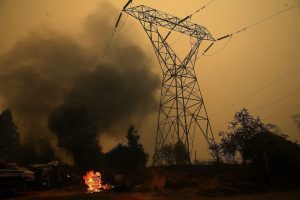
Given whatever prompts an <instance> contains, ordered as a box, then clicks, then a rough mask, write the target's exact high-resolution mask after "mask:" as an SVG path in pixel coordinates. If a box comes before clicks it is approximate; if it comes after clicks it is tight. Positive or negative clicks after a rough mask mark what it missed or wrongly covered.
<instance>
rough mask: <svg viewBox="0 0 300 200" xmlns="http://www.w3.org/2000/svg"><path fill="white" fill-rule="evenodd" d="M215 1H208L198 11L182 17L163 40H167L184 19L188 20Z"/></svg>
mask: <svg viewBox="0 0 300 200" xmlns="http://www.w3.org/2000/svg"><path fill="white" fill-rule="evenodd" d="M214 1H215V0H211V1H209V2H208V3H206V4H205V5H204V6H202V7H201V8H200V9H198V10H196V11H195V12H193V13H192V14H190V15H188V16H186V17H185V18H183V19H181V20H180V21H178V22H177V24H175V25H174V26H173V28H171V30H170V31H169V32H168V34H167V35H166V37H165V38H164V39H163V41H162V42H165V41H166V40H167V39H168V37H169V36H170V34H171V33H172V31H173V30H174V29H175V28H176V27H177V26H178V25H179V24H181V23H183V22H184V21H186V20H188V19H192V17H193V16H194V15H195V14H196V13H198V12H200V11H201V10H203V9H204V8H206V6H208V5H209V4H211V3H212V2H214ZM180 38H181V36H180V37H179V38H178V39H176V40H175V41H174V42H173V43H175V42H177V41H178V40H179V39H180Z"/></svg>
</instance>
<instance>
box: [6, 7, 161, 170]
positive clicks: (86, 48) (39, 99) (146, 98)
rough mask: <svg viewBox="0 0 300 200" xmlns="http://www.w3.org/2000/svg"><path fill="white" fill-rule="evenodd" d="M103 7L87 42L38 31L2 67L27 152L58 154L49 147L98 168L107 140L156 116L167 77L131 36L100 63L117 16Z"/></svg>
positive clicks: (117, 41)
mask: <svg viewBox="0 0 300 200" xmlns="http://www.w3.org/2000/svg"><path fill="white" fill-rule="evenodd" d="M100 8H101V9H99V10H97V12H95V13H94V14H91V15H90V16H88V17H87V19H86V21H85V25H84V31H83V34H82V35H83V36H82V38H80V39H74V38H71V37H70V36H67V35H64V34H62V33H58V32H56V31H54V30H49V29H45V28H43V29H38V30H35V31H34V32H32V33H30V34H28V35H27V36H26V37H24V38H22V39H20V40H19V41H18V42H17V43H16V44H15V45H14V47H13V48H12V49H11V50H10V51H8V52H7V53H6V54H5V55H4V56H3V57H2V58H1V60H0V69H1V70H0V90H1V92H0V99H1V102H2V104H3V105H2V106H5V107H8V108H10V109H12V110H13V113H14V117H15V119H16V120H15V121H16V122H17V125H18V127H19V131H20V132H21V139H22V142H23V144H24V146H26V147H29V146H30V147H32V149H33V150H34V151H35V152H36V153H37V154H38V155H41V156H44V155H45V154H49V155H50V153H51V152H49V153H45V152H44V153H43V152H42V150H41V148H40V145H39V144H41V142H39V141H43V142H42V143H43V145H45V146H47V145H48V146H50V147H51V148H50V149H52V150H53V152H54V153H55V155H56V157H58V158H60V159H62V160H64V161H65V162H69V163H72V161H73V160H74V161H75V163H76V164H78V165H83V164H84V163H86V162H89V161H90V162H92V161H93V160H94V159H95V158H94V157H95V156H100V157H101V153H100V151H101V148H100V147H99V144H98V140H97V138H98V137H99V135H101V134H104V133H106V134H112V133H113V132H116V130H118V127H122V128H123V129H124V126H128V125H129V124H130V123H132V122H133V120H134V119H136V118H142V117H143V116H146V115H148V114H149V113H151V112H152V111H155V108H156V104H157V102H156V99H155V93H156V90H157V89H158V87H159V77H158V75H157V74H155V73H154V72H153V71H152V70H151V68H150V66H149V62H147V61H148V60H147V56H146V54H145V52H143V51H142V50H141V49H140V48H139V47H138V46H136V45H135V44H134V42H132V39H131V38H132V35H130V33H128V32H127V33H126V32H122V33H119V34H118V36H117V38H114V40H113V42H112V44H111V46H110V48H109V51H108V52H107V54H106V57H105V59H104V62H103V63H102V64H96V63H97V61H98V60H99V58H100V57H101V55H102V54H103V49H104V48H105V45H106V43H107V40H108V38H109V37H110V34H111V31H112V27H113V23H114V20H115V16H116V15H114V14H112V13H117V11H116V10H115V9H114V8H113V7H112V6H111V5H109V4H103V5H101V6H100ZM53 152H52V153H53Z"/></svg>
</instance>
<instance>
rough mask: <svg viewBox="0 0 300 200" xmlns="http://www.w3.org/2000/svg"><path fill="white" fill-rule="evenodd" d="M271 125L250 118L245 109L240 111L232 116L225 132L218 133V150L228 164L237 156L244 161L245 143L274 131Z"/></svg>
mask: <svg viewBox="0 0 300 200" xmlns="http://www.w3.org/2000/svg"><path fill="white" fill-rule="evenodd" d="M274 127H275V126H274V125H272V124H264V123H262V122H261V121H260V119H259V118H258V117H257V118H254V117H253V116H251V115H250V114H249V112H248V110H247V109H242V110H241V111H240V112H237V113H236V114H235V115H234V119H233V121H232V122H230V123H229V126H228V131H227V132H220V133H219V135H220V136H221V142H220V144H219V149H220V151H221V154H222V156H223V157H224V158H225V160H227V161H228V162H232V163H235V162H236V158H237V155H238V154H239V155H240V156H241V157H242V159H243V162H244V161H245V158H246V157H245V143H246V142H247V141H248V140H249V139H251V138H252V137H253V136H255V135H257V134H262V133H264V134H270V133H272V130H273V129H274Z"/></svg>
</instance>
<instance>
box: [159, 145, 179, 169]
mask: <svg viewBox="0 0 300 200" xmlns="http://www.w3.org/2000/svg"><path fill="white" fill-rule="evenodd" d="M160 152H161V156H162V157H163V159H162V160H164V161H165V162H166V163H165V164H166V165H175V163H176V160H175V156H174V145H172V144H165V145H163V146H162V147H161V150H160Z"/></svg>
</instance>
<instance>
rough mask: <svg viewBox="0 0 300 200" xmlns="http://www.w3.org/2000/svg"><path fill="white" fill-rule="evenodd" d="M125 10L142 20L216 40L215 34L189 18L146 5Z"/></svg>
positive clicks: (195, 36) (201, 38)
mask: <svg viewBox="0 0 300 200" xmlns="http://www.w3.org/2000/svg"><path fill="white" fill-rule="evenodd" d="M123 11H124V12H126V13H127V14H129V15H131V16H133V17H134V18H136V19H138V20H140V21H144V22H148V23H151V24H155V25H157V26H161V27H164V28H167V29H170V30H173V31H176V32H180V33H183V34H186V35H189V36H191V37H194V38H197V39H199V40H210V41H215V39H214V38H213V36H212V35H211V34H210V33H209V31H208V30H207V29H206V28H205V27H203V26H200V25H198V24H194V23H192V22H190V21H188V20H186V19H187V18H184V19H180V18H178V17H175V16H172V15H169V14H166V13H164V12H161V11H158V10H155V9H153V8H150V7H147V6H144V5H139V6H136V7H131V8H126V9H124V10H123Z"/></svg>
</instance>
